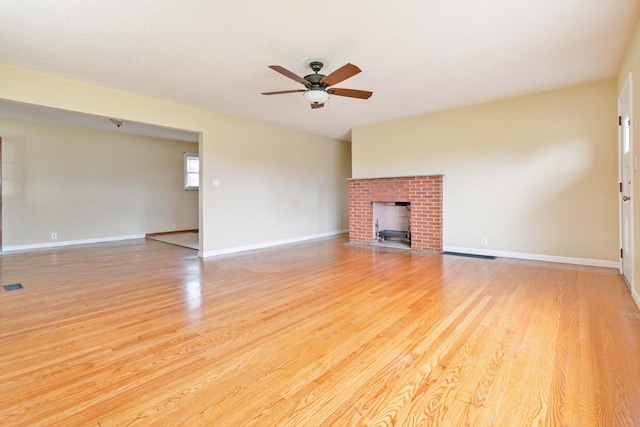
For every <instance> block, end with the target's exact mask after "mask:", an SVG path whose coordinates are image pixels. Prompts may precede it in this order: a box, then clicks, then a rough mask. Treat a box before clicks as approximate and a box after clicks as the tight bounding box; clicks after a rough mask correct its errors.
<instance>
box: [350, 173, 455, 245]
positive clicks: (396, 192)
mask: <svg viewBox="0 0 640 427" xmlns="http://www.w3.org/2000/svg"><path fill="white" fill-rule="evenodd" d="M442 178H443V176H442V175H420V176H406V177H390V178H352V179H349V180H347V181H348V185H349V241H351V242H354V243H367V244H370V243H372V242H373V240H374V235H373V234H374V231H373V230H374V225H373V202H383V203H384V202H388V203H390V202H409V203H411V249H418V250H430V251H437V252H441V251H442Z"/></svg>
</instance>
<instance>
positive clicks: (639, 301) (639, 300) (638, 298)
mask: <svg viewBox="0 0 640 427" xmlns="http://www.w3.org/2000/svg"><path fill="white" fill-rule="evenodd" d="M631 296H632V297H633V300H634V301H635V302H636V306H638V310H640V295H638V292H637V291H636V290H635V289H634V288H631Z"/></svg>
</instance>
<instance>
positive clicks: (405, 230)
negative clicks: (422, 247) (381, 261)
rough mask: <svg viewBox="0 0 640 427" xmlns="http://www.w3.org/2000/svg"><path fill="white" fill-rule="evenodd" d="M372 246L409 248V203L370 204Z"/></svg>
mask: <svg viewBox="0 0 640 427" xmlns="http://www.w3.org/2000/svg"><path fill="white" fill-rule="evenodd" d="M372 205H373V244H375V245H381V246H391V247H401V248H411V203H410V202H372Z"/></svg>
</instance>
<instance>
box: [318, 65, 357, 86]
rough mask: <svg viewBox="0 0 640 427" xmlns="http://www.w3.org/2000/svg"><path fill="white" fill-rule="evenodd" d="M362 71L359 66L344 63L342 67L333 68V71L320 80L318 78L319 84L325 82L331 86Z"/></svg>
mask: <svg viewBox="0 0 640 427" xmlns="http://www.w3.org/2000/svg"><path fill="white" fill-rule="evenodd" d="M360 71H362V70H361V69H360V68H358V67H356V66H355V65H353V64H346V65H343V66H342V67H340V68H338V69H337V70H335V71H334V72H333V73H331V74H329V75H328V76H326V77H325V78H323V79H322V80H320V84H326V85H327V86H333V85H334V84H336V83H340V82H341V81H343V80H346V79H348V78H349V77H353V76H355V75H356V74H358V73H359V72H360Z"/></svg>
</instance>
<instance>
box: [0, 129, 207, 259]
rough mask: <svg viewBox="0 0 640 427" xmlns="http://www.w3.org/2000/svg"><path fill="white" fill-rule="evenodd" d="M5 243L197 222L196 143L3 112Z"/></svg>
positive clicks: (90, 236)
mask: <svg viewBox="0 0 640 427" xmlns="http://www.w3.org/2000/svg"><path fill="white" fill-rule="evenodd" d="M0 132H1V134H2V144H3V147H2V155H3V156H2V159H3V223H4V230H3V231H4V233H3V248H4V249H5V250H6V249H10V248H11V247H15V246H24V245H34V244H40V243H43V242H52V241H51V233H52V232H55V233H57V235H58V239H57V240H58V241H57V242H56V243H61V242H64V241H76V240H92V239H94V240H95V239H105V238H115V237H122V236H131V235H140V234H145V233H152V232H161V231H170V230H171V229H172V225H173V224H176V228H177V229H182V230H186V229H194V228H198V193H197V192H194V191H185V190H184V189H183V186H184V175H183V171H184V166H183V153H184V152H191V151H197V149H198V147H197V145H196V144H194V143H189V142H181V141H169V140H163V139H154V138H145V137H138V136H130V135H124V134H118V133H112V132H98V131H92V130H86V129H79V128H74V127H67V126H58V125H51V124H43V123H33V122H28V121H21V120H12V119H3V118H0Z"/></svg>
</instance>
